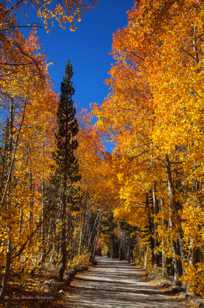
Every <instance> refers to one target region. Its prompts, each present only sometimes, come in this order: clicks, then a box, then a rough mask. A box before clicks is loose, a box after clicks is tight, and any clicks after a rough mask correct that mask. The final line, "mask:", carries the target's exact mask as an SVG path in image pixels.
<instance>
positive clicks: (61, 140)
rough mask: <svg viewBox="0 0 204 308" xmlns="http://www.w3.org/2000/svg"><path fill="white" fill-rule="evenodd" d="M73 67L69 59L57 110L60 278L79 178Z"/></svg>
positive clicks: (70, 236) (64, 265) (66, 254)
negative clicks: (76, 184) (76, 153)
mask: <svg viewBox="0 0 204 308" xmlns="http://www.w3.org/2000/svg"><path fill="white" fill-rule="evenodd" d="M72 76H73V69H72V65H71V64H70V63H68V64H67V66H66V68H65V76H64V79H63V81H62V83H61V95H60V101H59V106H58V112H57V124H58V130H57V134H56V138H57V151H56V163H57V177H58V179H59V187H60V194H59V200H60V204H61V245H60V250H61V256H62V261H61V267H60V271H59V276H60V279H63V275H64V271H65V269H66V264H67V259H68V250H67V247H68V245H69V244H70V242H71V239H72V227H71V226H72V218H71V206H72V203H73V198H74V196H73V190H74V189H73V183H74V182H77V181H79V180H80V174H79V165H78V161H77V159H76V157H75V154H74V151H75V150H76V148H77V146H78V143H77V140H76V135H77V133H78V130H79V128H78V123H77V120H76V118H75V114H76V110H75V107H74V102H73V99H72V96H73V94H74V88H73V85H72Z"/></svg>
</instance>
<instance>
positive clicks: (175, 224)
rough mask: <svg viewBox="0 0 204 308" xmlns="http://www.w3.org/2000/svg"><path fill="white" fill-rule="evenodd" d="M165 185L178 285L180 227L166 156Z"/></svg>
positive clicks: (180, 253)
mask: <svg viewBox="0 0 204 308" xmlns="http://www.w3.org/2000/svg"><path fill="white" fill-rule="evenodd" d="M165 166H166V174H167V184H168V196H169V228H170V232H171V236H172V251H173V264H174V282H175V283H176V284H178V283H179V278H180V276H181V275H182V274H183V267H182V260H181V258H182V248H181V241H180V238H181V234H180V232H181V226H180V223H181V222H180V217H179V214H178V209H177V207H176V202H175V189H174V183H173V176H172V170H171V162H170V160H169V157H168V155H166V159H165Z"/></svg>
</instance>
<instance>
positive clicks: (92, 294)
mask: <svg viewBox="0 0 204 308" xmlns="http://www.w3.org/2000/svg"><path fill="white" fill-rule="evenodd" d="M53 307H56V308H58V307H69V308H84V307H87V308H92V307H95V308H102V307H103V308H122V307H123V308H133V307H134V308H136V307H140V308H146V307H151V308H159V307H163V308H165V307H171V308H181V307H187V304H186V303H185V301H184V294H182V293H179V294H173V292H171V291H170V290H169V289H168V288H161V286H159V285H156V284H155V283H154V282H153V281H151V280H148V278H147V276H146V274H145V271H144V270H143V269H141V268H137V267H135V266H133V265H130V264H128V263H127V262H126V261H119V260H112V259H109V258H106V257H100V258H97V265H96V266H94V267H90V268H89V270H88V271H86V272H83V273H79V274H77V275H76V276H75V279H74V280H73V281H72V282H71V284H70V286H69V287H68V288H67V289H65V290H64V294H63V296H62V298H61V299H60V300H58V301H57V302H56V303H55V305H54V306H53Z"/></svg>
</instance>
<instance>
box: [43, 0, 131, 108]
mask: <svg viewBox="0 0 204 308" xmlns="http://www.w3.org/2000/svg"><path fill="white" fill-rule="evenodd" d="M133 3H134V0H98V2H97V5H96V6H95V7H94V8H93V9H91V10H89V11H87V12H86V13H85V14H84V15H83V17H82V22H81V23H80V24H79V28H78V30H77V31H76V32H70V31H68V30H62V29H59V28H58V27H57V26H56V27H53V28H52V29H51V31H50V32H49V33H45V31H44V30H40V31H39V37H40V42H41V46H42V49H43V51H44V52H45V54H46V56H47V60H48V62H53V64H52V65H50V67H49V71H50V75H51V78H52V80H53V87H54V89H55V91H56V92H58V93H59V89H60V82H61V80H62V77H63V74H64V67H65V64H66V62H67V60H70V61H71V62H72V64H73V68H74V80H73V81H74V87H75V90H76V93H75V97H74V99H75V103H76V105H77V110H78V111H79V110H80V109H81V108H90V106H91V104H92V103H94V102H96V103H99V104H100V103H101V102H102V101H103V99H104V98H105V97H106V95H107V94H108V88H107V86H106V85H105V83H104V80H105V79H106V78H107V77H108V75H107V72H108V70H109V69H110V67H111V64H112V63H113V59H112V58H111V55H110V52H111V45H112V34H113V33H114V32H115V31H116V30H117V29H119V28H122V27H124V26H126V24H127V14H126V13H127V11H128V10H129V9H130V8H131V7H132V6H133Z"/></svg>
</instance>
